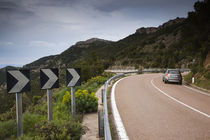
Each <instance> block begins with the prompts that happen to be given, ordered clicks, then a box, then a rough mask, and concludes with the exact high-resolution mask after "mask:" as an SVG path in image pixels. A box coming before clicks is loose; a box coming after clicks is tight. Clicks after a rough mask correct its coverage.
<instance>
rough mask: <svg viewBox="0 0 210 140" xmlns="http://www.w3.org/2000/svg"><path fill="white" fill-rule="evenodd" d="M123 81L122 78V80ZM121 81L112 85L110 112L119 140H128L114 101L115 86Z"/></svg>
mask: <svg viewBox="0 0 210 140" xmlns="http://www.w3.org/2000/svg"><path fill="white" fill-rule="evenodd" d="M123 79H124V78H123ZM121 80H122V79H120V80H118V81H117V82H116V83H114V85H113V87H112V91H111V104H112V112H113V116H114V120H115V125H116V129H117V134H118V136H119V139H120V140H129V138H128V135H127V133H126V131H125V128H124V125H123V122H122V120H121V117H120V114H119V111H118V109H117V105H116V101H115V87H116V85H117V84H118V83H119V82H120V81H121Z"/></svg>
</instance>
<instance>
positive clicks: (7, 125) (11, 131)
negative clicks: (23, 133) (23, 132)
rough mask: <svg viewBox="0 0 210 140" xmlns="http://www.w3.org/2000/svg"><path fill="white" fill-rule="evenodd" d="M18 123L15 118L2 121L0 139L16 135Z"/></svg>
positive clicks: (0, 123)
mask: <svg viewBox="0 0 210 140" xmlns="http://www.w3.org/2000/svg"><path fill="white" fill-rule="evenodd" d="M16 126H17V124H16V121H15V120H9V121H4V122H0V139H1V140H3V139H6V138H8V137H10V138H11V137H15V136H16V133H17V127H16Z"/></svg>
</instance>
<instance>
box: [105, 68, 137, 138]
mask: <svg viewBox="0 0 210 140" xmlns="http://www.w3.org/2000/svg"><path fill="white" fill-rule="evenodd" d="M137 72H138V71H133V72H125V73H122V74H118V75H115V76H113V77H111V78H110V79H109V80H108V81H106V82H105V85H104V95H103V103H104V137H105V140H112V136H111V132H110V126H109V117H108V108H107V90H108V86H109V84H110V82H111V81H112V80H115V79H117V78H119V77H121V76H124V75H125V74H131V73H137Z"/></svg>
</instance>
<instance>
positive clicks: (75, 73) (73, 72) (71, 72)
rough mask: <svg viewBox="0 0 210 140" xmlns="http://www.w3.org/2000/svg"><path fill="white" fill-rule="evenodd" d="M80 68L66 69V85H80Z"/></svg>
mask: <svg viewBox="0 0 210 140" xmlns="http://www.w3.org/2000/svg"><path fill="white" fill-rule="evenodd" d="M80 71H81V69H80V68H69V69H66V86H67V87H75V86H80V85H81V76H80Z"/></svg>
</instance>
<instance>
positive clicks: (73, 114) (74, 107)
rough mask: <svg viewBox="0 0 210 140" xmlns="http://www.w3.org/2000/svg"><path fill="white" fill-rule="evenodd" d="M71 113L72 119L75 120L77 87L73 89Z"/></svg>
mask: <svg viewBox="0 0 210 140" xmlns="http://www.w3.org/2000/svg"><path fill="white" fill-rule="evenodd" d="M71 106H72V107H71V112H72V117H73V118H74V119H75V117H76V99H75V87H71Z"/></svg>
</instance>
